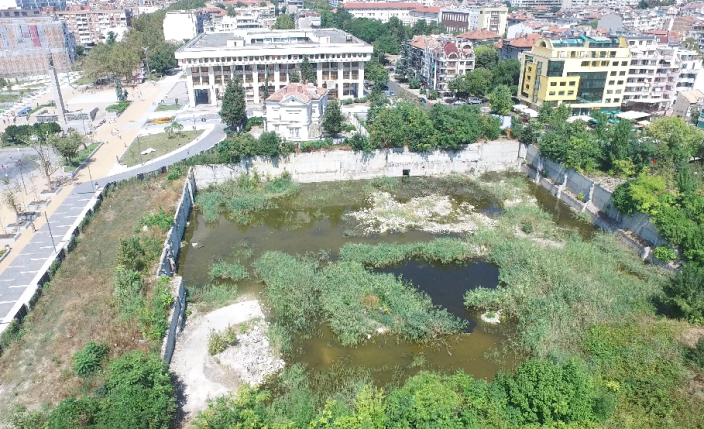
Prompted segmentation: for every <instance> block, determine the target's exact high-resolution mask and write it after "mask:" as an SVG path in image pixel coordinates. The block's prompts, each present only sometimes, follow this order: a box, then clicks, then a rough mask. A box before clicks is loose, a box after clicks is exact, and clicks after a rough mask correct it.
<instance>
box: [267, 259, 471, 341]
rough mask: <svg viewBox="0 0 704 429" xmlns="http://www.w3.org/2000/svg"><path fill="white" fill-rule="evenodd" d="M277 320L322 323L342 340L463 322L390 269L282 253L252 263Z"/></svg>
mask: <svg viewBox="0 0 704 429" xmlns="http://www.w3.org/2000/svg"><path fill="white" fill-rule="evenodd" d="M254 265H255V268H256V271H257V274H258V275H259V276H260V278H261V279H262V280H264V282H265V283H266V289H265V294H266V296H267V301H268V303H269V305H270V306H271V308H272V310H273V312H274V315H275V318H276V323H277V325H280V326H286V327H288V328H290V329H291V330H292V332H300V333H310V332H311V331H312V330H313V329H314V328H315V327H316V326H317V325H318V324H319V323H321V322H325V323H327V324H328V325H329V326H330V328H331V330H332V331H333V333H334V334H335V335H336V336H337V338H338V340H339V341H340V342H341V343H342V344H345V345H354V344H359V343H361V342H363V341H364V340H365V339H366V338H367V337H368V336H370V335H374V334H376V333H377V332H384V331H390V332H392V333H394V334H398V335H399V336H401V337H402V338H406V339H409V340H413V341H428V340H430V339H433V338H438V337H440V336H442V335H446V334H451V333H456V332H459V331H460V330H461V329H462V328H463V327H464V323H463V322H462V321H460V320H459V319H457V318H455V317H454V316H452V315H450V314H449V313H447V311H445V310H441V309H437V308H435V307H434V306H433V303H432V301H431V300H430V298H429V297H428V296H427V295H425V294H423V293H421V292H419V291H418V290H416V289H415V288H414V287H412V286H411V285H409V284H407V283H403V282H402V281H400V280H398V279H396V278H395V277H394V276H393V275H392V274H374V273H371V272H369V271H367V270H366V269H365V268H364V266H362V265H361V264H359V263H357V262H338V263H331V264H328V265H326V266H322V265H320V263H319V262H315V261H312V260H310V259H297V258H295V257H293V256H290V255H287V254H284V253H281V252H267V253H265V254H264V255H262V257H261V258H260V259H259V260H258V261H256V262H255V264H254Z"/></svg>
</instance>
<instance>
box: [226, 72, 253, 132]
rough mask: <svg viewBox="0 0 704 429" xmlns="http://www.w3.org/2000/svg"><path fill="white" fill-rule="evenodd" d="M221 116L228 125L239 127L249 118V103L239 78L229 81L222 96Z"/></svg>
mask: <svg viewBox="0 0 704 429" xmlns="http://www.w3.org/2000/svg"><path fill="white" fill-rule="evenodd" d="M220 118H222V121H223V122H224V123H225V124H227V125H228V126H230V127H232V128H235V129H239V127H240V126H242V124H244V123H245V121H246V120H247V105H246V104H245V101H244V88H243V87H242V83H241V82H240V81H239V79H233V80H230V81H229V82H227V86H226V87H225V94H223V97H222V107H221V108H220Z"/></svg>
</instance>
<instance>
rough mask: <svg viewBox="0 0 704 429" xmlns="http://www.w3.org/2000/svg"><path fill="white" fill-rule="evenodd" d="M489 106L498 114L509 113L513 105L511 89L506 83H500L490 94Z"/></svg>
mask: <svg viewBox="0 0 704 429" xmlns="http://www.w3.org/2000/svg"><path fill="white" fill-rule="evenodd" d="M488 98H489V106H490V107H491V110H493V111H495V112H496V113H497V114H498V115H502V116H503V115H507V114H508V112H510V111H511V107H512V106H513V100H512V98H511V90H510V89H508V86H506V85H499V86H497V87H496V88H494V90H493V91H492V92H491V94H489V96H488Z"/></svg>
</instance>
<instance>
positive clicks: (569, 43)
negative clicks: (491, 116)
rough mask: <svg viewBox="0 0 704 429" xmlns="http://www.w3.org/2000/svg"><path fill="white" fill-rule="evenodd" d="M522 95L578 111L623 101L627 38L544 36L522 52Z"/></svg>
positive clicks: (531, 102) (525, 99) (530, 100)
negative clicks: (564, 104)
mask: <svg viewBox="0 0 704 429" xmlns="http://www.w3.org/2000/svg"><path fill="white" fill-rule="evenodd" d="M519 60H520V61H521V75H520V81H519V84H518V88H519V90H518V99H519V100H521V101H522V102H524V103H526V104H528V105H530V106H531V107H533V108H537V107H539V106H541V105H542V104H543V103H544V102H546V101H552V102H556V103H557V104H558V105H559V104H562V103H568V104H569V105H570V107H571V108H572V112H573V114H575V115H579V114H582V115H588V114H589V113H591V112H593V111H595V110H616V109H619V108H620V106H621V102H622V99H623V92H624V90H625V86H626V79H627V74H628V66H629V64H630V60H631V53H630V51H629V49H628V44H627V43H626V40H625V39H624V38H623V37H587V36H581V37H574V38H569V39H546V38H540V39H538V40H537V41H536V43H535V45H533V48H532V49H531V50H530V51H526V52H523V53H521V54H520V55H519Z"/></svg>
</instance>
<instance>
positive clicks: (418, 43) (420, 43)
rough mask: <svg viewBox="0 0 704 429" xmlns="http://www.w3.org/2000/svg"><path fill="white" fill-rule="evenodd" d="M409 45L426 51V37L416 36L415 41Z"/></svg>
mask: <svg viewBox="0 0 704 429" xmlns="http://www.w3.org/2000/svg"><path fill="white" fill-rule="evenodd" d="M408 44H409V45H411V46H413V47H415V48H418V49H423V50H425V37H423V36H415V37H414V38H413V40H411V41H410V42H408Z"/></svg>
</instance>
